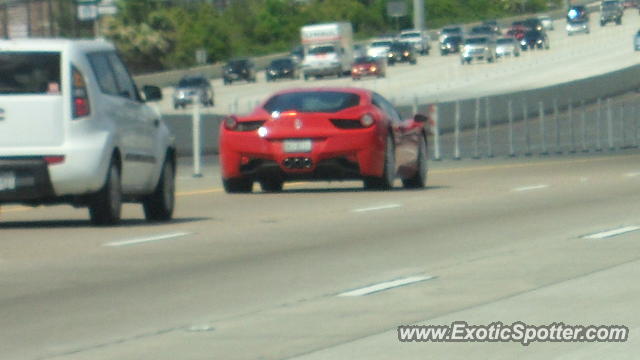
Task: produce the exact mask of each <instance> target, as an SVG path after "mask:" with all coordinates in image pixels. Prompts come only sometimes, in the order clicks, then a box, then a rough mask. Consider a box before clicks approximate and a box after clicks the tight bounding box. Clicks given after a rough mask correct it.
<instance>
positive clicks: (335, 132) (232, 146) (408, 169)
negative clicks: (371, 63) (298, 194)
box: [219, 87, 428, 193]
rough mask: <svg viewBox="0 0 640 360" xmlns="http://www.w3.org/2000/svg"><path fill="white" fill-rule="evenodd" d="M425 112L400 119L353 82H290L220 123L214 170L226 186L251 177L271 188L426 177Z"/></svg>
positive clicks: (408, 182)
mask: <svg viewBox="0 0 640 360" xmlns="http://www.w3.org/2000/svg"><path fill="white" fill-rule="evenodd" d="M427 123H428V118H427V117H426V116H424V115H420V114H416V115H414V117H412V118H409V119H403V118H402V117H401V116H400V114H399V113H398V112H397V111H396V109H395V108H394V107H393V105H392V104H391V103H390V102H389V101H388V100H386V99H385V98H384V97H382V96H381V95H379V94H377V93H375V92H373V91H371V90H366V89H359V88H348V87H341V88H317V89H291V90H285V91H281V92H278V93H276V94H274V95H272V96H271V97H269V98H268V99H267V100H266V101H265V102H264V103H262V104H261V105H260V106H258V107H257V108H256V109H255V110H254V111H253V112H252V113H251V114H249V115H246V116H242V117H238V116H229V117H227V118H225V119H224V120H223V121H222V124H221V127H220V141H219V142H220V169H221V171H220V172H221V176H222V183H223V186H224V189H225V190H226V191H227V192H229V193H247V192H251V191H252V188H253V183H254V182H255V181H257V182H259V183H260V185H261V187H262V190H263V191H267V192H278V191H281V190H282V186H283V183H284V182H286V181H292V180H362V181H363V182H364V186H365V188H366V189H372V190H388V189H391V188H393V186H394V180H395V179H396V178H398V177H399V178H400V179H402V184H403V186H404V187H405V188H422V187H424V186H425V183H426V180H427V134H428V130H427V127H426V125H427Z"/></svg>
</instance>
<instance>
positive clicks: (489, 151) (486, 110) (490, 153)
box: [484, 97, 493, 158]
mask: <svg viewBox="0 0 640 360" xmlns="http://www.w3.org/2000/svg"><path fill="white" fill-rule="evenodd" d="M484 116H485V120H486V122H487V123H486V128H487V157H489V158H492V157H493V146H492V144H491V112H490V109H489V98H488V97H487V98H485V103H484Z"/></svg>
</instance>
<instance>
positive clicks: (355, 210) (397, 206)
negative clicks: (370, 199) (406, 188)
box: [351, 204, 402, 213]
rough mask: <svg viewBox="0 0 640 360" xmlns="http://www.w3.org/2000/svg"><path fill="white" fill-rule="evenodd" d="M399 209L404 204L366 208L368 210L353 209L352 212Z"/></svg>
mask: <svg viewBox="0 0 640 360" xmlns="http://www.w3.org/2000/svg"><path fill="white" fill-rule="evenodd" d="M399 207H402V204H387V205H380V206H372V207H366V208H360V209H353V210H351V212H354V213H360V212H367V211H378V210H387V209H395V208H399Z"/></svg>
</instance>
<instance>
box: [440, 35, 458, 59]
mask: <svg viewBox="0 0 640 360" xmlns="http://www.w3.org/2000/svg"><path fill="white" fill-rule="evenodd" d="M462 43H463V39H462V36H460V35H452V36H449V37H447V38H446V39H444V40H443V41H442V43H441V44H440V55H443V56H445V55H449V54H453V53H459V52H460V48H461V47H462Z"/></svg>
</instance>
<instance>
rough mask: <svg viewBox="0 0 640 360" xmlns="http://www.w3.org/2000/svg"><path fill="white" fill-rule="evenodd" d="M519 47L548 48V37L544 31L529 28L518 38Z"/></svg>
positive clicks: (524, 48) (523, 48) (526, 48)
mask: <svg viewBox="0 0 640 360" xmlns="http://www.w3.org/2000/svg"><path fill="white" fill-rule="evenodd" d="M520 48H522V50H525V51H526V50H528V49H545V50H547V49H549V38H548V37H547V34H545V32H544V31H538V30H529V31H527V32H526V33H525V34H524V37H523V38H522V39H521V40H520Z"/></svg>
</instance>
